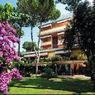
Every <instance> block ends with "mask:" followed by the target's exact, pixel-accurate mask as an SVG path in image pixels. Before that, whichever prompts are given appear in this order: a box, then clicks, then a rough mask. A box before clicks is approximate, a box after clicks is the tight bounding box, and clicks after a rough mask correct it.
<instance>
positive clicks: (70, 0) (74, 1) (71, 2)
mask: <svg viewBox="0 0 95 95" xmlns="http://www.w3.org/2000/svg"><path fill="white" fill-rule="evenodd" d="M58 1H59V2H62V3H63V4H67V6H66V10H68V11H75V10H76V8H77V6H78V5H79V3H80V1H81V0H58Z"/></svg>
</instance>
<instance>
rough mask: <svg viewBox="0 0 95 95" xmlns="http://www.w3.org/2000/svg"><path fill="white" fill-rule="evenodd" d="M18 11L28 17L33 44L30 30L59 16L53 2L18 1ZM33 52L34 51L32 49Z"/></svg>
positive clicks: (50, 0)
mask: <svg viewBox="0 0 95 95" xmlns="http://www.w3.org/2000/svg"><path fill="white" fill-rule="evenodd" d="M17 6H18V10H19V11H20V12H22V13H24V14H28V15H29V16H30V26H31V40H32V42H33V33H32V29H33V27H34V26H35V25H39V26H38V27H39V29H40V30H41V26H42V23H43V22H46V21H49V20H55V19H57V18H58V17H59V16H60V12H59V11H58V10H57V9H56V7H55V3H54V0H18V2H17ZM40 30H39V34H38V35H39V36H38V37H39V38H38V51H35V53H36V56H37V64H36V73H37V72H38V63H39V59H40V56H39V55H40V54H39V53H40V52H39V48H40V45H39V44H40ZM34 50H35V49H34Z"/></svg>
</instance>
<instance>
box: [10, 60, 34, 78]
mask: <svg viewBox="0 0 95 95" xmlns="http://www.w3.org/2000/svg"><path fill="white" fill-rule="evenodd" d="M12 64H13V66H14V67H16V68H18V69H19V71H20V73H21V74H22V75H23V76H24V77H30V74H31V73H32V65H31V64H29V63H28V62H24V61H22V60H21V61H18V62H16V61H13V62H12Z"/></svg>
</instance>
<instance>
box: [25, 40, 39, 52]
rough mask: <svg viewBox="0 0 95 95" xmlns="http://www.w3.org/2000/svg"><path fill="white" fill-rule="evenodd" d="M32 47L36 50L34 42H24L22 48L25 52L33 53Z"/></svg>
mask: <svg viewBox="0 0 95 95" xmlns="http://www.w3.org/2000/svg"><path fill="white" fill-rule="evenodd" d="M34 47H35V49H36V50H37V49H38V48H37V45H36V43H35V42H24V44H23V48H24V49H26V51H34Z"/></svg>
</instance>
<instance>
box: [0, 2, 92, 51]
mask: <svg viewBox="0 0 95 95" xmlns="http://www.w3.org/2000/svg"><path fill="white" fill-rule="evenodd" d="M89 1H90V2H91V1H92V0H89ZM16 2H17V0H0V4H5V3H11V4H12V5H13V6H14V7H16ZM56 8H57V9H59V10H60V12H61V16H60V18H59V19H65V18H68V17H70V16H71V15H72V13H70V12H68V11H67V10H65V6H64V5H63V4H61V3H58V4H56ZM22 30H23V31H24V36H23V37H22V38H21V51H25V50H24V49H23V48H22V45H23V43H24V42H25V41H31V35H30V33H31V30H30V27H23V28H22ZM38 32H39V29H38V28H37V27H34V28H33V37H34V41H35V42H37V40H38V37H37V34H38ZM16 49H17V47H16Z"/></svg>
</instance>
